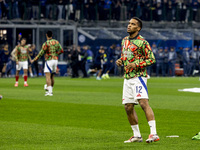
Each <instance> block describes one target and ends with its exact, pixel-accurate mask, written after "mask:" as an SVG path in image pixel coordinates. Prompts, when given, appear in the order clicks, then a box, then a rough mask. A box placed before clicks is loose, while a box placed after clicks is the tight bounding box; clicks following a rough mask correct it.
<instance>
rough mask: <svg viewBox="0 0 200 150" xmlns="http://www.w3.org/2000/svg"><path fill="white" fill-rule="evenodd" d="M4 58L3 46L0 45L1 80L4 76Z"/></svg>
mask: <svg viewBox="0 0 200 150" xmlns="http://www.w3.org/2000/svg"><path fill="white" fill-rule="evenodd" d="M2 57H3V50H2V45H0V78H1V75H2V69H3V61H2Z"/></svg>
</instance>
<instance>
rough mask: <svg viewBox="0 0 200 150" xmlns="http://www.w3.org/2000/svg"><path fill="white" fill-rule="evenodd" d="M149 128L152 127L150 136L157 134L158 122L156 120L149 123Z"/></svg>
mask: <svg viewBox="0 0 200 150" xmlns="http://www.w3.org/2000/svg"><path fill="white" fill-rule="evenodd" d="M148 124H149V127H150V132H151V133H150V134H157V132H156V121H155V120H151V121H149V122H148Z"/></svg>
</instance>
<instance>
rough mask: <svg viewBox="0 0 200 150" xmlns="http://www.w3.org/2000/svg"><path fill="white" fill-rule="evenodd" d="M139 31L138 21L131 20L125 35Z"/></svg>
mask: <svg viewBox="0 0 200 150" xmlns="http://www.w3.org/2000/svg"><path fill="white" fill-rule="evenodd" d="M139 31H140V27H139V26H138V21H137V20H136V19H131V20H130V21H129V24H128V26H127V33H129V34H132V33H135V32H139Z"/></svg>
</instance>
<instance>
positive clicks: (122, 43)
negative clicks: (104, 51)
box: [119, 39, 124, 62]
mask: <svg viewBox="0 0 200 150" xmlns="http://www.w3.org/2000/svg"><path fill="white" fill-rule="evenodd" d="M123 47H124V39H123V40H122V42H121V57H120V58H119V59H121V60H122V62H123V60H124V59H123V58H124V54H123Z"/></svg>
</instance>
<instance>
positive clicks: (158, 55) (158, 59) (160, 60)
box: [156, 47, 164, 77]
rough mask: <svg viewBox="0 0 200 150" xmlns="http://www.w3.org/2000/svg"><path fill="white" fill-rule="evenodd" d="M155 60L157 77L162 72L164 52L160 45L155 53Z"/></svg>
mask: <svg viewBox="0 0 200 150" xmlns="http://www.w3.org/2000/svg"><path fill="white" fill-rule="evenodd" d="M156 62H157V63H156V76H157V77H159V74H160V73H162V68H163V63H164V52H163V48H162V47H160V48H159V49H158V52H157V53H156Z"/></svg>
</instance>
